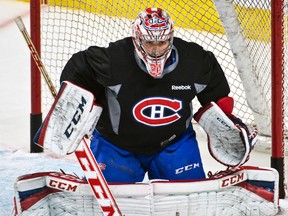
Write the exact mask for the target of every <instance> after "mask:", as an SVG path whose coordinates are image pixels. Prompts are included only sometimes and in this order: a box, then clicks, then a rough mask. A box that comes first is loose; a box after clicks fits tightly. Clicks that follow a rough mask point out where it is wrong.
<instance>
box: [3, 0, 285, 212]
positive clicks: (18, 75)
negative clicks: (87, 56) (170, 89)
mask: <svg viewBox="0 0 288 216" xmlns="http://www.w3.org/2000/svg"><path fill="white" fill-rule="evenodd" d="M19 15H21V16H22V19H23V21H24V23H25V25H26V27H27V29H29V3H24V2H19V1H13V0H10V1H8V0H4V1H3V0H0V65H1V66H0V68H1V71H0V73H1V78H0V95H1V97H0V99H1V103H0V104H1V105H0V186H1V190H0V216H2V215H3V216H6V215H9V214H10V212H11V210H12V208H13V195H14V186H13V184H14V182H15V180H16V179H17V177H19V176H20V175H23V174H28V173H33V172H46V171H60V168H61V169H63V170H65V171H66V172H67V173H73V172H75V173H76V174H78V175H79V176H83V174H82V171H81V169H80V167H79V165H78V163H77V162H76V159H75V158H73V156H70V157H69V158H65V159H64V158H63V159H56V158H53V157H51V156H49V155H45V154H43V153H40V154H29V145H30V144H29V143H30V125H29V121H30V116H29V115H30V53H29V49H28V47H27V45H26V42H25V41H24V39H23V36H22V35H21V33H20V31H19V30H18V28H17V26H16V24H15V23H14V21H13V19H14V18H16V17H17V16H19ZM196 129H197V132H198V135H197V136H198V140H199V141H200V148H201V153H202V156H203V162H204V165H205V169H206V172H207V171H209V170H212V171H217V170H221V169H224V167H223V166H221V165H220V164H218V163H217V162H215V160H214V159H212V158H211V156H210V155H209V153H208V150H207V144H206V136H205V134H204V133H203V130H202V129H200V128H196ZM247 164H248V165H253V166H260V167H269V166H270V155H269V154H265V153H260V152H253V154H252V155H251V159H250V161H249V162H248V163H247ZM280 205H281V207H282V208H285V209H287V210H286V213H285V211H284V210H283V212H282V213H281V214H282V215H288V201H287V200H280Z"/></svg>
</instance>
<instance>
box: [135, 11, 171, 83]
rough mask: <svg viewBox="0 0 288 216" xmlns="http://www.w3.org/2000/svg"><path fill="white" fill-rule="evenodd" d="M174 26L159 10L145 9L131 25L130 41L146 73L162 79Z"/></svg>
mask: <svg viewBox="0 0 288 216" xmlns="http://www.w3.org/2000/svg"><path fill="white" fill-rule="evenodd" d="M173 32H174V24H173V21H172V19H171V18H170V17H169V15H168V14H167V13H166V12H165V11H163V10H162V9H160V8H147V9H145V10H144V11H142V12H141V13H140V14H139V15H138V16H137V18H136V19H135V21H134V22H133V24H132V40H133V43H134V46H135V50H136V52H137V55H138V56H139V57H140V58H141V59H142V61H143V62H144V63H145V66H146V69H147V71H148V73H149V74H150V75H151V76H152V77H154V78H162V76H163V70H164V66H165V62H166V60H167V59H168V58H169V56H170V54H171V51H172V44H173Z"/></svg>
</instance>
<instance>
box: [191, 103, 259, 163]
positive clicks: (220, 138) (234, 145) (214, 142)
mask: <svg viewBox="0 0 288 216" xmlns="http://www.w3.org/2000/svg"><path fill="white" fill-rule="evenodd" d="M194 118H195V120H196V121H197V122H198V123H199V124H200V125H201V126H202V127H203V129H204V130H205V131H206V133H207V136H208V147H209V151H210V154H211V155H212V157H214V158H215V159H216V160H217V161H218V162H220V163H222V164H224V165H226V166H229V167H236V166H240V165H242V164H244V163H245V162H246V161H247V160H248V158H249V153H250V151H251V150H252V148H253V145H254V144H255V142H256V137H255V136H257V134H256V132H255V131H254V132H253V133H252V132H251V134H253V136H254V137H253V139H251V138H250V137H249V135H250V134H249V133H248V132H247V131H246V130H244V129H243V128H241V127H240V126H237V125H235V123H234V122H233V121H232V120H231V119H230V118H228V117H227V115H226V114H225V113H224V112H223V111H222V110H221V109H220V108H219V107H218V105H217V104H216V103H214V102H211V103H210V104H209V106H206V107H204V108H203V109H202V110H201V111H200V112H197V113H196V114H195V116H194Z"/></svg>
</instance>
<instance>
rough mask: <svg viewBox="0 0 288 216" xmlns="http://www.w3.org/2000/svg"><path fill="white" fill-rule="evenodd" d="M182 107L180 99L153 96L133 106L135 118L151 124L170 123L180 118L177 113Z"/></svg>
mask: <svg viewBox="0 0 288 216" xmlns="http://www.w3.org/2000/svg"><path fill="white" fill-rule="evenodd" d="M181 108H182V103H181V101H179V100H172V99H169V98H162V97H153V98H147V99H144V100H142V101H140V102H139V103H137V104H136V105H135V106H134V108H133V115H134V118H135V119H136V120H137V121H138V122H141V123H143V124H146V125H149V126H154V127H156V126H162V125H168V124H171V123H173V122H175V121H177V120H178V119H179V118H180V115H179V114H178V113H177V111H179V110H180V109H181Z"/></svg>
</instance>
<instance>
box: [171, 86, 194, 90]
mask: <svg viewBox="0 0 288 216" xmlns="http://www.w3.org/2000/svg"><path fill="white" fill-rule="evenodd" d="M171 89H172V90H191V85H179V86H177V85H172V86H171Z"/></svg>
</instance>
